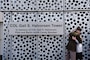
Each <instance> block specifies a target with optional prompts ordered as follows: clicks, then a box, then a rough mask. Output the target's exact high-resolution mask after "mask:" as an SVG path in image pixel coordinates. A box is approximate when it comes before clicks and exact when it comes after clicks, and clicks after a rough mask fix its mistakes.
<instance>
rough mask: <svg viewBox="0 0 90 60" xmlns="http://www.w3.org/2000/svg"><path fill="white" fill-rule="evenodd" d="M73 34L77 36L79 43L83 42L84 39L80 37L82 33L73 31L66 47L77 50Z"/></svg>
mask: <svg viewBox="0 0 90 60" xmlns="http://www.w3.org/2000/svg"><path fill="white" fill-rule="evenodd" d="M72 36H75V37H76V39H77V40H78V42H79V43H82V40H81V38H80V35H78V34H76V32H72V33H70V34H69V42H68V44H67V46H66V48H67V49H68V50H70V51H76V44H77V43H76V42H75V40H73V39H72Z"/></svg>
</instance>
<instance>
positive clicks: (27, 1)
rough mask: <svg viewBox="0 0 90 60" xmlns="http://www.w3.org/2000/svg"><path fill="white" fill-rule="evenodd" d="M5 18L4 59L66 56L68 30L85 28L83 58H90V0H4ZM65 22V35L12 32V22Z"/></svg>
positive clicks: (46, 59)
mask: <svg viewBox="0 0 90 60" xmlns="http://www.w3.org/2000/svg"><path fill="white" fill-rule="evenodd" d="M0 11H2V12H3V14H4V16H3V20H4V24H3V25H4V47H3V60H65V46H66V44H67V42H68V41H67V39H68V37H67V36H68V34H69V32H71V31H72V30H74V29H75V28H76V27H77V26H80V27H81V28H82V38H83V60H90V51H88V48H90V47H89V45H90V38H89V37H90V1H89V0H0ZM60 20H63V22H64V33H65V34H64V35H33V36H31V35H27V36H25V35H9V34H8V33H9V31H8V24H9V22H10V21H12V22H60Z"/></svg>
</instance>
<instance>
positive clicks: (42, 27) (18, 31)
mask: <svg viewBox="0 0 90 60" xmlns="http://www.w3.org/2000/svg"><path fill="white" fill-rule="evenodd" d="M8 28H9V35H62V34H63V22H62V21H61V22H10V23H9V25H8Z"/></svg>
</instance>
